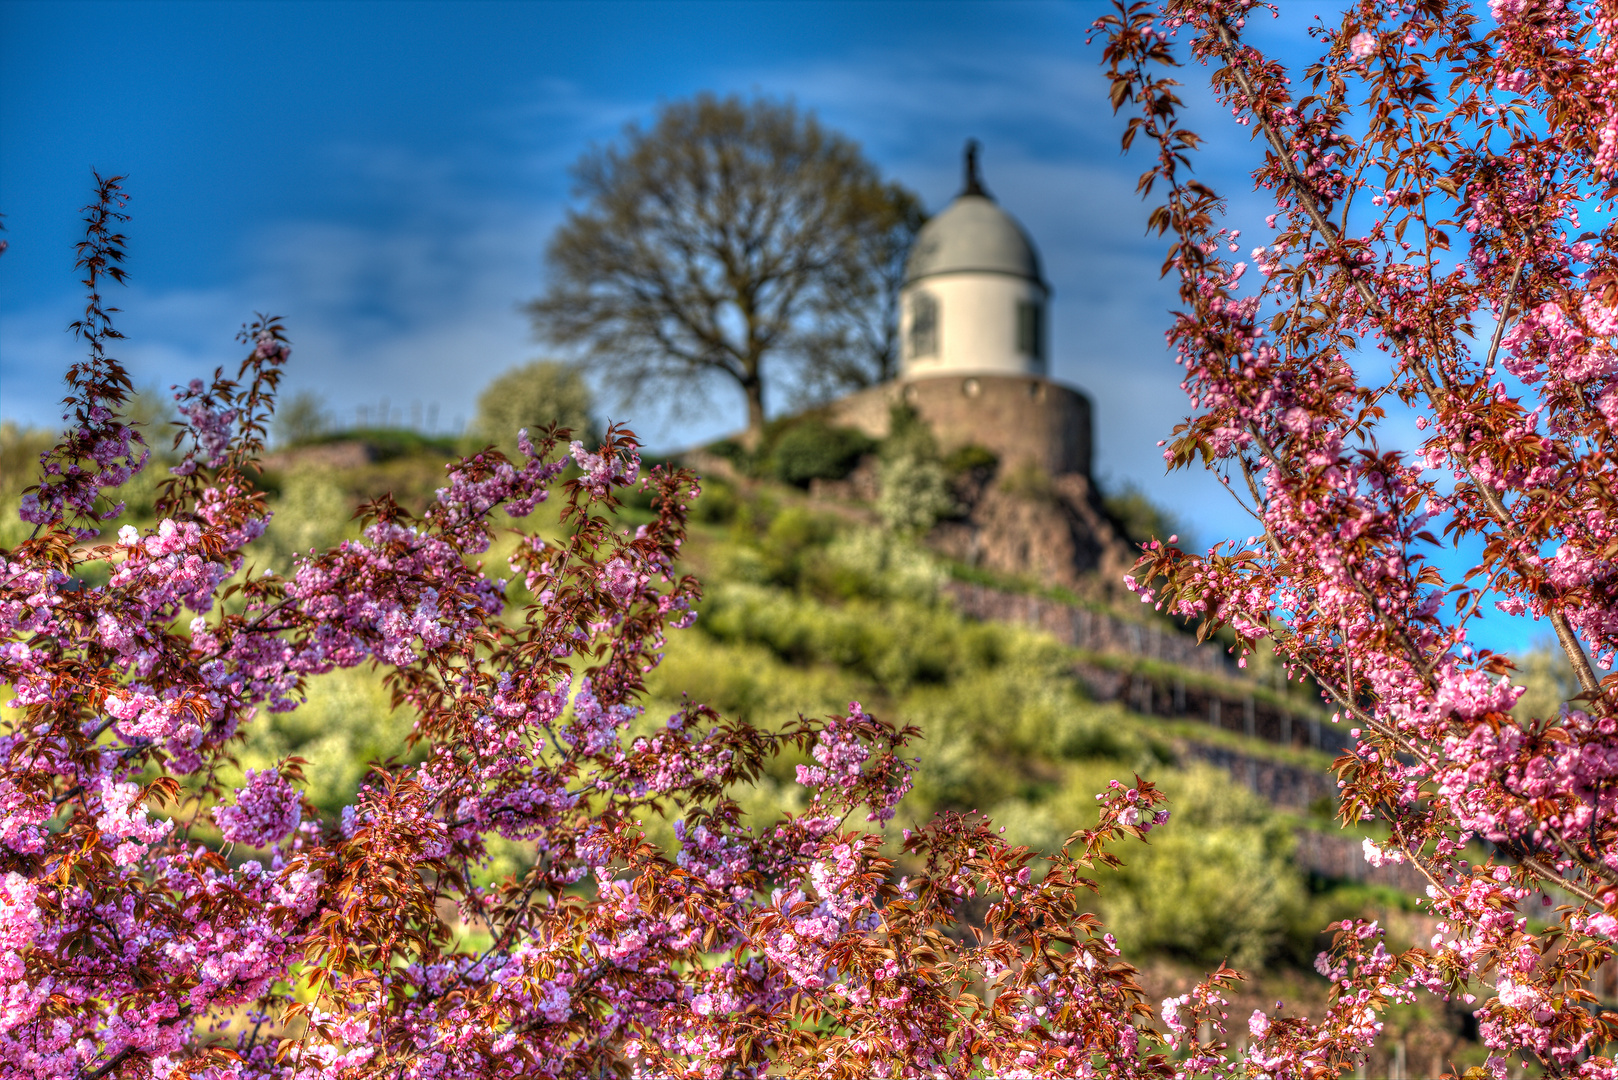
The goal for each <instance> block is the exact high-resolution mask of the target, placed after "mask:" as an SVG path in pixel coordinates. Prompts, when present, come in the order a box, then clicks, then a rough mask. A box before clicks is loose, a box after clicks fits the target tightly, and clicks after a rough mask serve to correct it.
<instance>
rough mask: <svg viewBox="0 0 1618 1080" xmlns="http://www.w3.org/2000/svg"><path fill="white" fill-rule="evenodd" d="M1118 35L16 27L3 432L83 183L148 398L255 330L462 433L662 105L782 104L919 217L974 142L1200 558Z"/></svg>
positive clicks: (67, 282) (1089, 382) (1149, 476)
mask: <svg viewBox="0 0 1618 1080" xmlns="http://www.w3.org/2000/svg"><path fill="white" fill-rule="evenodd" d="M1103 10H1105V9H1104V7H1103V5H1101V4H1099V3H1088V2H1081V3H1070V4H1056V3H1004V2H1003V3H970V2H955V3H947V2H929V3H900V2H887V3H761V2H754V3H702V4H677V3H654V4H639V3H596V4H569V3H501V2H492V0H491V2H482V3H414V2H397V0H396V2H390V3H381V2H371V3H313V2H295V0H282V2H277V3H231V2H211V3H201V2H189V3H143V2H130V0H126V2H116V3H68V2H53V3H19V2H9V0H0V212H4V213H5V215H6V219H5V225H6V233H5V237H6V238H7V239H8V240H9V241H10V245H11V246H10V250H9V251H8V252H7V253H6V255H5V256H4V258H0V416H4V417H6V418H10V419H16V420H20V421H23V422H28V423H37V424H46V423H52V422H54V420H55V418H56V415H57V412H58V409H57V407H56V402H57V401H58V399H59V398H60V396H61V393H62V390H61V384H60V373H61V372H62V371H63V370H64V369H65V368H66V366H67V364H69V363H71V362H72V360H73V359H74V358H75V357H76V355H77V350H76V348H75V346H74V343H73V341H72V339H71V338H70V337H69V336H68V335H67V334H66V333H65V327H66V326H67V324H68V323H69V322H70V321H71V320H72V319H73V318H74V315H75V313H76V310H77V309H78V307H79V306H80V304H81V302H82V301H81V300H80V297H79V294H78V291H77V286H76V283H75V281H74V278H73V276H72V273H71V267H72V258H73V255H72V244H73V242H74V240H75V238H76V235H77V228H78V213H77V211H78V208H79V207H80V206H82V205H83V203H84V202H85V201H86V197H87V195H88V193H89V191H90V171H91V169H98V170H100V171H102V172H103V173H112V172H116V173H125V174H128V177H129V179H128V181H127V187H128V190H129V191H130V193H131V195H132V199H131V202H130V206H129V211H130V213H131V215H132V220H131V222H130V223H129V226H128V232H129V234H130V237H131V244H130V251H131V257H130V261H129V264H128V266H129V269H130V272H131V275H132V282H133V283H132V285H131V287H129V288H127V289H124V290H120V295H119V296H118V297H117V298H116V300H117V302H118V303H119V304H120V306H121V307H123V308H124V309H125V314H124V315H123V316H122V317H121V322H120V325H121V327H122V329H123V330H124V331H125V332H126V333H127V334H128V335H129V340H128V341H127V343H125V345H124V347H123V348H122V349H121V351H120V354H119V355H120V356H121V358H122V359H124V360H125V361H126V362H127V363H128V364H129V366H130V368H131V369H132V371H133V373H134V377H135V379H136V382H137V383H139V384H161V385H165V386H166V385H168V384H171V383H174V382H177V381H182V380H184V379H187V378H190V377H191V376H193V375H195V374H202V373H205V372H207V371H210V370H212V368H213V367H214V366H215V365H217V364H232V363H234V362H235V360H236V359H237V358H238V354H239V349H238V347H237V346H236V345H235V344H234V343H233V341H232V335H233V334H234V332H235V330H236V329H237V327H238V326H239V325H240V324H241V323H242V322H243V321H245V320H246V319H248V318H250V317H251V316H252V315H253V313H254V312H255V311H268V312H273V313H275V314H278V315H281V316H284V317H285V319H286V320H287V324H288V327H289V330H290V332H291V336H292V338H293V342H294V356H293V363H292V367H291V372H290V376H289V380H288V388H289V390H300V389H309V390H314V391H316V392H318V393H320V394H322V395H323V396H324V397H325V398H326V400H327V403H328V405H329V406H330V407H331V408H332V410H333V411H334V412H336V413H337V414H339V415H340V416H342V417H344V418H347V419H350V420H351V419H352V418H353V417H354V416H355V410H356V408H357V407H358V406H360V405H362V404H364V405H367V406H369V407H370V409H371V410H372V415H373V416H374V415H375V409H376V407H377V404H378V403H379V402H380V401H381V399H383V398H387V399H388V400H389V401H390V403H391V404H392V405H393V406H394V407H395V408H398V409H400V410H402V411H403V413H404V415H405V416H406V417H407V418H408V416H409V415H410V410H411V407H412V406H413V405H415V404H416V403H420V407H421V409H422V413H423V415H425V414H426V412H427V410H428V409H429V408H433V407H435V406H436V413H437V416H438V422H439V426H440V427H441V428H449V427H452V426H453V425H454V424H455V423H456V421H457V420H458V419H462V418H466V417H469V416H470V415H471V412H472V409H473V403H474V401H475V399H476V396H477V392H478V390H479V389H480V388H481V387H482V386H483V385H484V384H485V383H487V382H488V380H489V379H491V378H492V377H494V376H495V375H497V374H499V373H500V372H501V371H503V370H505V369H506V368H508V367H510V366H512V365H514V364H517V363H521V362H524V361H526V360H528V359H531V358H533V357H535V356H538V355H542V352H543V350H542V347H541V346H539V345H537V344H536V343H535V342H534V341H533V340H532V338H531V335H530V330H529V325H528V322H527V320H526V319H525V317H523V316H522V315H521V314H520V313H519V312H518V305H519V304H521V303H522V302H523V301H525V300H527V299H529V298H531V297H533V296H535V295H537V294H538V293H539V292H540V291H541V290H542V289H543V287H544V276H543V266H542V262H541V253H542V251H543V248H544V245H545V242H546V239H547V237H548V236H549V234H550V232H551V230H552V229H553V228H554V227H555V225H556V224H557V223H558V221H559V220H560V219H561V216H562V214H563V212H564V211H565V209H566V208H567V206H568V205H569V197H570V195H569V179H568V174H567V170H568V167H569V165H571V164H572V163H573V162H574V161H575V160H576V159H577V158H578V157H579V155H580V154H581V153H583V152H584V151H585V150H586V149H588V148H589V147H590V146H591V145H592V144H599V143H604V142H608V141H610V140H612V139H613V138H614V137H615V136H616V135H617V134H618V133H619V132H620V131H621V129H622V128H623V126H624V125H625V124H626V123H629V122H631V121H641V122H645V121H647V120H649V119H650V118H651V117H652V116H653V114H654V113H655V111H656V109H657V107H658V105H659V103H660V102H664V101H669V100H673V99H678V98H682V97H686V96H689V95H691V94H694V93H696V92H698V91H702V90H709V91H714V92H717V93H720V94H724V93H731V92H735V93H740V94H744V95H748V94H765V95H769V96H772V97H776V98H791V99H792V100H794V101H795V102H797V103H798V104H799V105H800V106H802V107H805V108H809V109H812V110H814V111H815V112H816V113H817V114H818V115H819V116H820V117H821V119H822V120H824V121H825V122H826V123H828V124H829V125H830V126H832V127H834V128H836V129H838V130H841V131H842V132H844V133H846V134H848V135H850V136H852V137H853V138H855V139H856V140H858V141H859V142H860V143H861V144H862V145H863V146H864V148H865V151H866V153H867V154H868V155H869V156H870V157H871V159H872V160H874V161H875V162H876V163H877V165H878V166H879V167H880V168H881V170H882V171H883V172H884V173H885V174H886V175H888V176H890V177H892V178H894V179H897V180H899V181H901V182H903V183H905V184H907V185H908V186H910V187H911V188H912V189H914V190H916V191H917V192H919V193H920V194H921V195H922V196H923V198H924V200H925V201H926V203H927V205H928V206H929V208H930V209H932V210H935V211H936V210H937V209H940V208H941V207H942V206H943V205H944V204H946V203H947V202H948V200H949V199H950V198H951V197H952V196H953V195H954V193H955V191H956V190H957V188H958V186H959V173H960V166H959V158H960V150H961V145H962V143H963V142H964V140H965V139H967V138H968V137H975V138H978V139H980V140H981V141H982V143H983V147H984V149H983V165H984V172H985V177H986V180H987V183H988V185H989V187H990V189H991V190H992V191H993V192H994V193H995V194H996V196H997V197H998V198H999V199H1000V201H1001V203H1002V205H1004V206H1005V207H1007V208H1008V209H1009V210H1010V211H1011V212H1012V213H1013V214H1015V215H1016V216H1017V217H1018V218H1019V219H1021V221H1022V222H1023V223H1024V225H1025V226H1026V227H1027V229H1028V231H1029V232H1030V234H1031V235H1032V236H1033V238H1034V240H1035V242H1036V243H1037V244H1038V246H1039V247H1040V249H1041V252H1042V255H1043V257H1044V261H1045V265H1046V271H1047V274H1048V276H1049V278H1050V279H1051V282H1052V285H1053V287H1054V292H1055V299H1054V305H1053V313H1052V361H1053V374H1054V375H1055V376H1056V377H1058V378H1060V379H1063V380H1064V381H1067V382H1070V383H1073V384H1075V385H1077V386H1079V387H1080V388H1081V389H1083V390H1085V391H1086V392H1088V393H1089V394H1090V395H1091V397H1092V399H1093V400H1094V402H1095V406H1096V442H1097V445H1096V471H1097V474H1098V476H1099V477H1100V478H1101V480H1102V482H1103V483H1108V482H1110V483H1111V484H1113V485H1117V484H1119V483H1122V482H1125V481H1129V482H1133V483H1136V484H1138V485H1140V486H1141V487H1142V488H1144V489H1145V490H1146V491H1147V492H1148V493H1149V494H1151V495H1152V496H1153V497H1154V498H1155V499H1157V500H1158V501H1159V502H1161V503H1163V504H1164V505H1166V506H1168V507H1169V508H1170V509H1171V510H1172V511H1173V512H1174V513H1176V514H1177V515H1178V516H1180V517H1181V518H1182V519H1183V520H1185V521H1186V522H1187V523H1188V524H1190V525H1191V526H1192V527H1193V528H1194V530H1195V532H1196V534H1197V536H1198V537H1199V538H1200V539H1202V540H1204V541H1210V542H1211V541H1212V540H1214V539H1216V538H1218V537H1220V536H1227V535H1235V536H1243V535H1246V534H1247V533H1249V532H1251V531H1252V527H1251V525H1250V523H1249V519H1247V518H1246V517H1245V515H1243V514H1242V513H1241V512H1240V511H1239V510H1238V509H1237V508H1236V507H1235V506H1234V505H1233V504H1232V502H1231V501H1230V499H1229V498H1228V496H1226V495H1225V494H1224V493H1223V492H1222V491H1220V490H1219V489H1218V485H1217V484H1215V483H1214V482H1213V481H1212V479H1211V478H1210V477H1208V476H1207V475H1206V474H1203V473H1201V472H1197V471H1185V472H1180V473H1177V474H1174V475H1173V476H1168V477H1165V476H1164V472H1163V467H1162V461H1161V458H1160V456H1159V455H1160V451H1159V450H1158V448H1157V446H1156V443H1157V440H1158V439H1161V438H1164V437H1166V435H1167V434H1168V432H1169V431H1170V429H1171V428H1172V427H1173V426H1174V424H1175V422H1176V421H1177V420H1178V419H1179V418H1180V417H1181V416H1182V415H1183V414H1184V412H1185V400H1184V397H1183V395H1182V394H1181V392H1180V390H1179V389H1178V381H1179V375H1178V370H1179V369H1177V368H1176V367H1175V366H1174V364H1173V363H1172V361H1171V360H1170V359H1169V356H1168V354H1167V352H1166V350H1165V348H1164V346H1163V340H1162V332H1163V330H1164V329H1165V327H1166V326H1167V324H1168V319H1167V315H1166V311H1167V309H1168V308H1169V307H1170V306H1171V305H1172V302H1173V300H1174V297H1173V292H1172V289H1171V288H1170V287H1169V286H1168V285H1166V284H1164V283H1162V282H1160V280H1159V278H1158V267H1159V265H1160V262H1161V258H1162V246H1161V243H1160V242H1159V241H1157V240H1155V239H1153V238H1148V237H1146V236H1145V235H1144V223H1145V213H1146V209H1145V207H1144V206H1143V204H1142V203H1141V202H1140V200H1139V199H1138V198H1137V197H1136V196H1135V194H1134V192H1133V187H1134V180H1135V177H1136V176H1137V175H1138V174H1139V172H1140V170H1141V169H1142V168H1144V167H1145V163H1144V161H1143V160H1141V159H1139V158H1135V159H1126V158H1123V157H1121V156H1120V154H1119V151H1118V134H1119V131H1120V125H1119V124H1118V122H1117V121H1116V120H1115V119H1114V118H1113V116H1112V115H1111V112H1110V110H1109V109H1108V108H1107V106H1106V99H1105V81H1104V79H1103V76H1102V73H1101V71H1100V68H1099V64H1098V60H1099V50H1098V49H1097V48H1094V47H1087V46H1086V45H1085V43H1084V38H1085V35H1086V31H1087V28H1088V26H1089V24H1090V22H1091V20H1093V19H1094V18H1095V16H1096V15H1098V14H1100V13H1101V12H1102V11H1103ZM1260 31H1261V32H1262V33H1264V34H1266V35H1267V36H1269V35H1273V34H1275V33H1276V32H1277V31H1274V30H1272V29H1269V28H1267V27H1266V28H1260ZM1192 106H1193V107H1192V117H1191V120H1190V125H1191V126H1192V127H1193V128H1195V129H1197V130H1199V131H1202V132H1203V133H1204V134H1205V135H1208V136H1210V137H1211V140H1210V144H1209V148H1208V150H1207V152H1206V153H1205V154H1204V156H1203V158H1202V160H1201V161H1200V162H1199V169H1200V170H1201V171H1202V173H1203V175H1204V176H1206V177H1209V178H1211V179H1212V181H1213V182H1214V184H1215V186H1216V187H1217V188H1219V189H1220V190H1221V191H1222V192H1223V193H1226V194H1228V195H1230V196H1233V205H1232V211H1233V217H1234V218H1235V219H1237V220H1236V221H1235V223H1236V224H1242V225H1246V226H1248V227H1249V228H1251V227H1252V226H1255V225H1257V224H1259V222H1258V220H1257V219H1258V217H1259V216H1261V213H1262V211H1260V210H1259V208H1258V204H1257V203H1256V202H1253V201H1252V199H1251V196H1248V195H1246V194H1245V191H1246V188H1247V186H1248V185H1246V184H1244V183H1243V182H1242V179H1241V173H1240V171H1239V166H1240V164H1241V163H1242V162H1243V160H1244V159H1245V158H1246V157H1247V155H1248V154H1249V153H1250V152H1251V149H1250V147H1249V145H1248V142H1247V138H1248V132H1247V131H1245V130H1241V129H1237V128H1235V127H1234V126H1233V125H1231V124H1230V123H1229V122H1228V118H1227V117H1225V116H1223V115H1222V114H1221V113H1220V112H1218V111H1216V110H1215V109H1213V108H1212V107H1210V106H1207V105H1206V104H1200V103H1198V102H1197V101H1196V100H1195V99H1194V98H1193V102H1192ZM1248 218H1251V219H1252V220H1250V221H1249V220H1246V219H1248ZM611 415H612V417H613V418H614V419H627V420H628V421H630V422H631V423H632V424H633V425H634V426H635V427H636V428H637V430H639V431H640V432H641V433H642V434H643V435H644V436H645V437H646V438H647V440H648V442H650V443H651V444H652V445H653V446H661V447H673V446H678V445H687V444H690V443H692V442H695V441H698V440H699V439H705V438H711V437H714V436H717V435H719V434H721V433H724V432H726V431H730V430H734V429H735V428H738V427H740V426H742V424H743V422H744V419H745V413H744V410H743V407H742V403H741V400H740V397H739V395H735V396H732V395H730V394H729V393H717V394H715V396H714V398H713V401H712V404H711V407H709V408H708V409H706V410H704V411H703V412H702V413H701V414H700V415H697V416H694V417H688V418H686V419H684V420H682V421H678V422H676V421H674V420H672V419H671V418H669V417H667V416H665V415H662V414H660V413H658V412H656V411H655V409H652V408H650V407H648V406H645V405H630V406H627V407H624V406H619V407H614V408H613V409H612V410H611ZM1411 434H1413V432H1412V433H1411ZM1412 441H1413V440H1412ZM1522 633H1523V634H1531V633H1532V631H1531V630H1529V629H1528V628H1524V630H1523V631H1522ZM1506 636H1507V637H1511V638H1516V637H1519V636H1520V634H1519V633H1518V632H1516V631H1512V630H1508V631H1506Z"/></svg>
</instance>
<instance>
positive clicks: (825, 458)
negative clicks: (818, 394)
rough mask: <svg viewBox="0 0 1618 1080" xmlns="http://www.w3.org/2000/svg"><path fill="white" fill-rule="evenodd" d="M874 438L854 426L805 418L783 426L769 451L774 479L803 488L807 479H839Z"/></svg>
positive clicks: (862, 455)
mask: <svg viewBox="0 0 1618 1080" xmlns="http://www.w3.org/2000/svg"><path fill="white" fill-rule="evenodd" d="M876 445H877V444H876V440H875V439H872V438H871V437H870V436H868V435H866V434H865V433H864V432H862V431H858V430H856V429H854V428H846V427H834V426H832V425H831V424H828V423H826V422H825V421H823V420H817V419H808V420H803V421H800V422H798V423H796V424H793V425H792V426H791V427H789V428H787V429H786V430H785V431H784V432H783V433H782V434H781V435H780V437H779V438H778V439H776V441H775V444H774V446H773V447H772V448H771V451H770V458H769V461H770V470H771V472H772V473H773V474H774V475H775V477H776V479H778V480H780V481H782V482H783V483H787V484H792V485H794V486H796V487H800V488H806V487H808V486H809V481H811V480H841V479H842V478H843V477H845V476H847V475H848V474H849V473H851V472H853V471H854V467H855V466H856V465H858V464H859V462H860V458H862V457H864V456H865V455H866V454H868V453H870V452H871V451H872V450H873V449H874V448H875V447H876Z"/></svg>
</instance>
